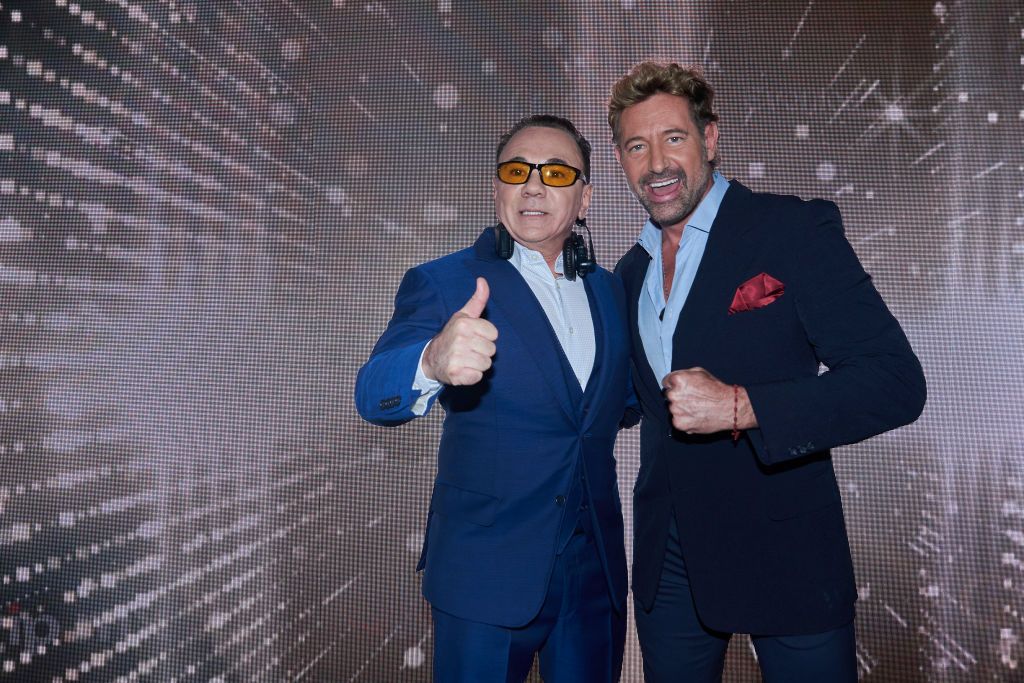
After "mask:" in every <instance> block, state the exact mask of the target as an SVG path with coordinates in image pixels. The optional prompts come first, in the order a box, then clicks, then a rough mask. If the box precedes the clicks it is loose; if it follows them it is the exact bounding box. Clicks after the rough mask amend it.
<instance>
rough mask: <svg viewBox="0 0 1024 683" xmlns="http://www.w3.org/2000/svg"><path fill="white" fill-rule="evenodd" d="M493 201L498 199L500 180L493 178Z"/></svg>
mask: <svg viewBox="0 0 1024 683" xmlns="http://www.w3.org/2000/svg"><path fill="white" fill-rule="evenodd" d="M491 199H494V200H495V201H497V199H498V179H497V178H495V177H493V176H491Z"/></svg>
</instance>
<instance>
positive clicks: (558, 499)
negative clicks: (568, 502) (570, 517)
mask: <svg viewBox="0 0 1024 683" xmlns="http://www.w3.org/2000/svg"><path fill="white" fill-rule="evenodd" d="M555 505H557V506H558V507H562V506H563V505H565V496H562V495H558V496H555Z"/></svg>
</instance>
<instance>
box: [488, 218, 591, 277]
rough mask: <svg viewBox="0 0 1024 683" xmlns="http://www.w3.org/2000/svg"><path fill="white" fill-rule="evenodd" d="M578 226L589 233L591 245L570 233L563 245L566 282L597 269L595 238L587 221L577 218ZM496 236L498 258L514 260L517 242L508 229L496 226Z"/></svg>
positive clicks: (563, 266)
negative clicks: (513, 254)
mask: <svg viewBox="0 0 1024 683" xmlns="http://www.w3.org/2000/svg"><path fill="white" fill-rule="evenodd" d="M576 226H577V227H581V228H583V229H585V230H586V231H587V237H588V238H589V242H590V243H589V244H588V243H587V242H586V241H584V239H583V235H577V234H576V233H575V232H572V233H569V236H568V237H566V238H565V243H564V244H563V245H562V269H563V270H564V271H565V279H566V280H575V279H576V276H577V275H579V276H580V277H586V276H587V273H593V272H594V271H595V270H596V269H597V259H595V258H594V238H593V236H592V235H591V234H590V228H589V227H588V226H587V221H586V219H585V218H577V219H576ZM494 234H495V238H496V239H495V251H497V252H498V258H501V259H505V260H508V259H510V258H512V252H513V251H514V250H515V240H513V239H512V235H511V234H510V233H509V231H508V228H506V227H505V226H504V225H502V224H501V223H498V224H497V225H496V226H494Z"/></svg>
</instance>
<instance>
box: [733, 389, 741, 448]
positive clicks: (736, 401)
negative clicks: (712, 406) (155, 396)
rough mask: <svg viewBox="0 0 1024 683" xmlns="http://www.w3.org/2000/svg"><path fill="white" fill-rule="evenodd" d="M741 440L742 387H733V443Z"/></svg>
mask: <svg viewBox="0 0 1024 683" xmlns="http://www.w3.org/2000/svg"><path fill="white" fill-rule="evenodd" d="M739 440H740V387H739V385H738V384H733V385H732V442H733V443H736V442H737V441H739Z"/></svg>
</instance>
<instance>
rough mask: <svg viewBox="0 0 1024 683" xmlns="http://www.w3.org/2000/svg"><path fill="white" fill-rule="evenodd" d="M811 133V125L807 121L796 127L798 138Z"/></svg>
mask: <svg viewBox="0 0 1024 683" xmlns="http://www.w3.org/2000/svg"><path fill="white" fill-rule="evenodd" d="M810 134H811V127H810V126H809V125H807V124H806V123H801V124H800V125H798V126H797V127H796V136H797V137H798V138H806V137H808V136H809V135H810Z"/></svg>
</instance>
